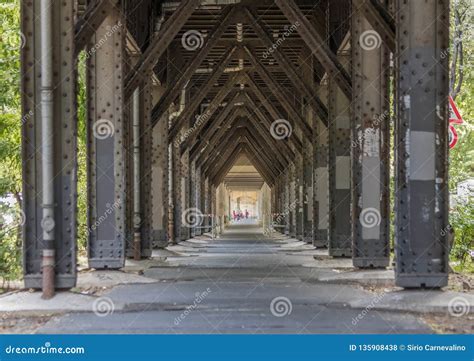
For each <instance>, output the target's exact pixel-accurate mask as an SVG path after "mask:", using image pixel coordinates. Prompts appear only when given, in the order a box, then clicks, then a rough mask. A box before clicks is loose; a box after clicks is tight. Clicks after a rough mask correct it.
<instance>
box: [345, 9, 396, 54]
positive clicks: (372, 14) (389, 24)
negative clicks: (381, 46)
mask: <svg viewBox="0 0 474 361" xmlns="http://www.w3.org/2000/svg"><path fill="white" fill-rule="evenodd" d="M384 1H385V0H382V2H381V1H380V0H357V1H353V2H352V6H353V11H359V12H362V13H363V14H364V16H365V18H366V19H367V21H368V22H369V23H370V25H371V27H372V28H373V30H375V31H376V32H377V33H378V34H379V36H380V37H381V39H382V40H383V41H384V43H385V44H386V46H387V47H388V49H390V51H391V52H395V47H396V40H395V21H394V20H393V17H392V16H391V14H390V13H389V12H388V11H387V8H386V6H385V5H384V4H383V2H384ZM360 35H361V34H359V36H360Z"/></svg>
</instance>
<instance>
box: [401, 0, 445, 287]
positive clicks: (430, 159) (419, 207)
mask: <svg viewBox="0 0 474 361" xmlns="http://www.w3.org/2000/svg"><path fill="white" fill-rule="evenodd" d="M396 14H397V15H396V16H397V19H396V22H397V53H396V61H397V80H398V89H397V99H396V106H397V119H396V139H395V147H396V164H395V167H396V169H395V174H396V182H395V191H396V193H395V242H396V270H395V282H396V285H397V286H401V287H407V288H408V287H443V286H446V284H447V282H448V270H449V265H448V255H449V246H448V239H447V234H448V233H449V232H446V229H447V227H448V209H449V201H448V134H447V132H448V78H449V76H448V57H446V56H444V54H445V52H446V51H447V49H448V48H449V1H448V0H427V1H401V0H398V1H397V11H396Z"/></svg>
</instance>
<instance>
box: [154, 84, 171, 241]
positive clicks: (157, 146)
mask: <svg viewBox="0 0 474 361" xmlns="http://www.w3.org/2000/svg"><path fill="white" fill-rule="evenodd" d="M158 93H159V90H158V89H157V87H154V96H153V98H154V100H155V103H156V99H157V98H158V97H159V94H158ZM155 94H156V95H155ZM152 136H153V150H152V154H153V158H152V177H151V178H152V191H151V194H152V201H153V206H152V212H153V236H152V238H153V247H156V248H164V247H166V245H167V244H168V204H169V202H168V196H169V193H168V191H169V190H168V187H169V182H168V181H169V175H168V113H167V112H166V113H165V114H164V115H163V116H162V118H161V119H160V121H159V122H158V123H157V124H156V125H155V126H154V127H153V131H152Z"/></svg>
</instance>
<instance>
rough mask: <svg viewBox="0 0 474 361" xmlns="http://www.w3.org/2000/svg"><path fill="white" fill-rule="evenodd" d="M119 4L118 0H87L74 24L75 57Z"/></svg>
mask: <svg viewBox="0 0 474 361" xmlns="http://www.w3.org/2000/svg"><path fill="white" fill-rule="evenodd" d="M119 6H120V5H119V4H118V0H93V1H90V2H89V4H88V5H87V9H86V11H85V13H84V14H83V15H82V16H81V17H80V18H78V20H77V22H76V25H75V37H74V41H75V45H76V46H75V48H74V55H75V56H76V57H77V55H78V54H79V52H80V51H81V50H83V49H84V48H85V47H86V45H87V43H88V42H89V41H90V40H91V38H92V36H93V35H94V33H95V32H96V31H97V30H98V29H99V26H100V25H101V24H102V22H103V21H104V20H105V18H106V17H107V16H108V15H109V14H110V13H111V12H112V11H113V10H115V11H118V10H119ZM122 25H123V24H121V25H120V26H122ZM94 51H95V50H94Z"/></svg>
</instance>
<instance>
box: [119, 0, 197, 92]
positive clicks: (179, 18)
mask: <svg viewBox="0 0 474 361" xmlns="http://www.w3.org/2000/svg"><path fill="white" fill-rule="evenodd" d="M199 3H200V0H182V1H181V2H180V3H179V6H178V8H177V9H176V11H174V12H173V14H172V15H171V16H170V17H169V19H168V20H167V21H166V22H165V23H164V24H163V26H162V28H161V29H160V31H159V32H158V34H157V35H156V37H155V38H154V39H152V41H151V44H150V45H149V46H148V47H147V49H146V50H145V52H144V53H143V55H142V56H141V58H140V60H139V61H138V62H137V64H136V65H135V66H134V67H133V69H132V70H131V72H130V75H129V76H128V77H127V78H126V80H125V89H127V93H126V94H127V95H128V96H130V95H131V92H132V91H133V90H134V89H135V88H136V87H137V86H138V84H139V82H140V77H141V76H142V75H141V74H143V72H145V71H147V70H150V69H151V68H153V66H154V65H155V64H156V63H157V62H158V60H159V59H160V58H161V56H162V55H163V54H164V53H165V51H166V49H167V48H168V46H169V45H170V44H171V42H172V41H173V39H174V38H175V36H176V34H178V32H179V31H180V30H181V28H182V27H183V25H184V24H185V23H186V21H187V20H188V19H189V17H190V16H191V15H192V13H193V12H194V10H195V9H196V8H197V7H198V6H199Z"/></svg>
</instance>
